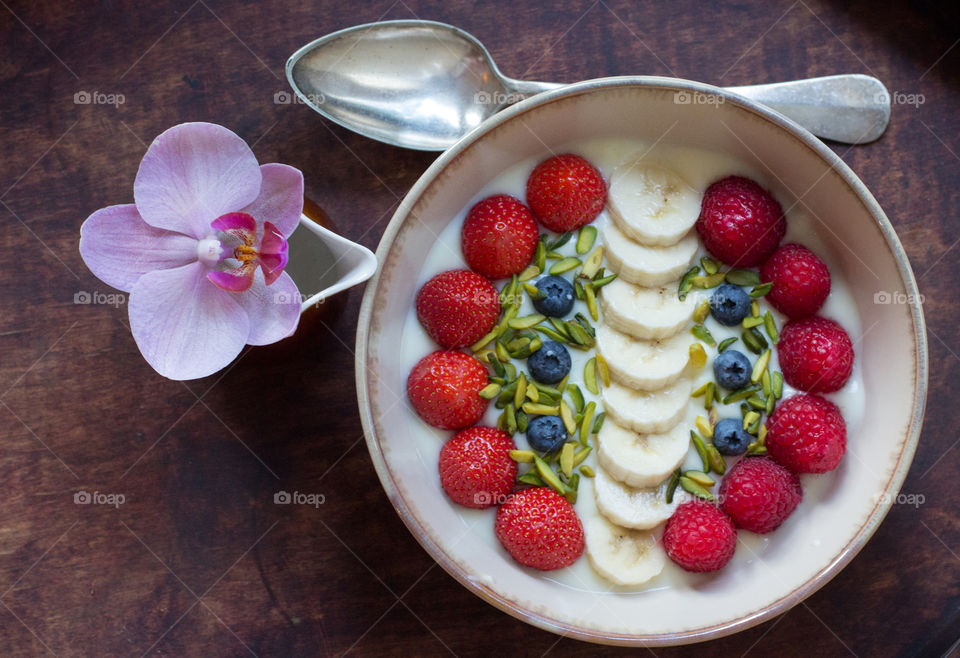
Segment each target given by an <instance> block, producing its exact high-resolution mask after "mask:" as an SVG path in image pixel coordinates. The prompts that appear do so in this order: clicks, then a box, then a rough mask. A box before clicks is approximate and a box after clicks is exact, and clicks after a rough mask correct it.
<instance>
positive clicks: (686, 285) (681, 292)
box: [677, 265, 700, 302]
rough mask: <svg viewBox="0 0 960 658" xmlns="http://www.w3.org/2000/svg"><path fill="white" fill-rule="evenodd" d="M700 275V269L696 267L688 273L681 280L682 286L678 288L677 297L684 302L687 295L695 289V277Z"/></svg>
mask: <svg viewBox="0 0 960 658" xmlns="http://www.w3.org/2000/svg"><path fill="white" fill-rule="evenodd" d="M699 273H700V267H699V266H697V265H694V266H693V267H691V268H690V269H689V270H687V273H686V274H684V275H683V277H682V278H681V279H680V285H679V286H677V297H679V298H680V301H681V302H682V301H683V300H685V299H686V298H687V294H688V293H689V292H690V291H691V290H692V289H693V277H695V276H697V275H698V274H699Z"/></svg>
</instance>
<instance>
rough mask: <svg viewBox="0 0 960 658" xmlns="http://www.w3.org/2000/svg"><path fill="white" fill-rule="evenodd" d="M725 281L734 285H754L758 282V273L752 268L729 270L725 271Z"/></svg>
mask: <svg viewBox="0 0 960 658" xmlns="http://www.w3.org/2000/svg"><path fill="white" fill-rule="evenodd" d="M727 283H732V284H733V285H735V286H755V285H757V284H758V283H760V274H759V273H757V272H755V271H754V270H744V269H736V270H730V271H729V272H727Z"/></svg>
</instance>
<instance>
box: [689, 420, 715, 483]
mask: <svg viewBox="0 0 960 658" xmlns="http://www.w3.org/2000/svg"><path fill="white" fill-rule="evenodd" d="M690 440H691V441H693V447H694V448H696V450H697V454H698V455H699V456H700V461H701V462H703V470H704V471H705V472H707V473H709V472H710V460H709V459H708V458H707V446H706V445H704V443H703V439H701V438H700V435H699V434H697V433H696V432H694V431H693V430H690Z"/></svg>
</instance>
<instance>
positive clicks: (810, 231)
mask: <svg viewBox="0 0 960 658" xmlns="http://www.w3.org/2000/svg"><path fill="white" fill-rule="evenodd" d="M557 152H558V153H560V152H572V153H578V154H580V155H582V156H583V157H585V158H587V159H588V160H590V162H592V163H593V165H594V166H595V167H597V168H598V169H599V170H600V172H601V173H602V174H603V177H604V179H605V180H607V181H609V179H610V176H611V174H612V173H613V171H614V169H615V168H616V167H617V166H619V165H620V164H622V163H623V162H626V161H628V160H633V159H636V158H637V157H638V156H641V155H642V156H643V158H644V159H645V160H650V161H654V162H658V163H661V164H663V165H665V166H669V167H671V168H673V169H674V170H676V171H677V172H678V173H680V174H681V175H682V176H683V177H684V178H685V179H686V180H687V182H688V183H690V185H692V186H693V187H694V188H695V189H697V190H700V191H701V192H702V191H703V190H705V189H706V188H707V186H708V185H709V184H710V183H712V182H713V181H715V180H717V179H719V178H722V177H724V176H728V175H732V174H737V175H742V176H747V177H749V178H752V179H753V180H755V181H757V182H758V183H760V184H761V185H763V186H764V187H766V188H768V189H771V190H772V191H773V192H774V195H775V196H777V197H778V200H779V201H780V203H781V205H782V206H783V208H784V210H785V211H786V216H787V226H788V230H787V235H786V238H785V240H784V242H799V243H800V244H803V245H805V246H807V247H809V248H810V249H811V250H813V251H814V252H815V253H816V254H817V255H818V256H820V258H822V259H823V261H824V262H825V263H826V264H827V266H828V267H829V268H830V274H831V277H832V286H831V291H830V296H829V297H828V298H827V301H826V303H825V304H824V306H823V308H822V309H821V310H820V312H819V314H820V315H822V316H825V317H828V318H831V319H833V320H836V321H837V322H839V323H840V324H841V325H842V326H843V327H844V328H845V329H846V330H847V333H849V334H850V337H851V339H852V340H853V341H854V350H855V351H856V350H857V340H858V337H859V336H860V335H861V331H862V328H861V324H860V319H859V317H858V316H857V313H856V310H855V306H854V304H853V300H852V298H851V295H850V291H849V289H848V288H847V286H846V284H845V282H844V281H843V280H842V278H841V277H840V270H839V267H836V266H835V265H836V260H835V258H834V255H833V254H831V253H830V252H828V251H827V250H826V248H825V247H824V244H823V241H822V240H821V238H820V237H819V235H818V230H819V228H820V227H818V226H817V224H816V222H815V221H813V220H811V219H810V218H809V217H807V216H806V215H805V214H804V213H803V212H802V211H801V208H799V207H797V206H794V204H793V202H792V200H791V199H789V198H785V197H783V196H782V195H781V194H779V193H778V192H777V186H776V182H777V181H776V180H769V179H768V178H767V177H766V176H764V175H763V174H762V173H761V172H760V171H757V170H755V169H753V168H751V167H748V166H746V165H745V164H744V163H742V162H740V161H738V160H736V159H734V158H732V157H730V156H728V155H726V154H723V153H718V152H715V151H708V150H703V149H697V148H691V147H677V146H671V145H663V144H659V145H653V146H650V145H648V144H644V143H642V142H639V141H634V140H623V139H597V140H588V141H580V142H574V143H571V144H567V145H566V146H565V147H564V148H563V149H559V150H558V151H557ZM548 156H549V154H546V153H545V154H544V155H543V156H542V157H540V158H537V159H531V160H529V161H526V162H522V163H520V164H518V165H516V166H514V167H510V168H508V169H506V170H504V171H503V172H502V173H501V174H500V175H499V176H497V177H496V178H494V179H493V180H492V181H490V182H489V183H488V184H487V185H486V186H485V187H484V188H483V189H482V190H481V192H480V193H479V194H477V196H476V197H475V198H474V199H472V200H471V201H470V203H468V204H467V205H466V206H464V208H463V209H462V210H461V212H460V213H459V214H458V215H457V216H456V217H453V218H452V221H451V222H450V224H449V226H447V228H446V229H445V230H444V231H443V232H442V233H441V234H440V235H439V236H438V240H437V242H436V244H435V245H434V246H433V248H432V249H431V251H430V253H429V255H428V256H427V258H426V260H425V262H424V266H423V269H422V270H421V274H420V280H419V281H418V288H419V286H421V285H423V283H425V282H426V281H427V280H428V279H429V278H430V277H432V276H433V275H435V274H437V273H439V272H442V271H444V270H449V269H462V268H466V263H465V261H464V260H463V256H462V254H461V251H460V228H461V226H462V225H463V220H464V217H465V216H466V213H467V211H468V210H469V209H470V207H471V206H472V205H473V204H474V203H476V202H478V201H480V200H481V199H483V198H486V197H487V196H490V195H493V194H510V195H512V196H515V197H517V198H518V199H520V200H521V201H522V200H524V198H525V189H526V181H527V177H528V176H529V174H530V172H531V171H532V170H533V168H534V167H535V166H536V165H537V164H538V163H539V162H540V161H541V160H543V159H545V158H546V157H548ZM604 215H606V211H604V212H603V213H601V216H604ZM574 242H575V240H571V241H570V242H569V243H568V244H567V245H565V246H564V248H563V249H562V250H560V251H562V252H563V253H564V254H565V255H574V245H573V243H574ZM597 244H600V240H599V239H598V241H597ZM705 253H706V252H705V251H703V250H702V249H701V250H700V252H699V253H698V254H697V257H696V258H697V259H699V258H700V256H702V255H705ZM549 262H550V261H548V266H549ZM574 272H575V271H574ZM564 276H567V277H569V276H570V274H567V275H564ZM502 284H503V282H502V281H501V282H497V283H496V285H497V288H498V289H499V288H500V287H502ZM691 294H692V295H698V296H699V298H707V297H708V296H709V294H710V291H693V292H692V293H691ZM698 301H699V299H698ZM760 306H761V312H763V311H764V310H767V309H769V310H771V311H772V313H773V315H774V318H775V319H776V321H777V327H778V328H779V329H782V327H783V324H784V321H785V318H784V316H782V315H781V314H779V313H778V312H777V311H776V310H774V309H772V308H771V307H770V305H769V304H767V303H766V302H765V301H763V300H761V302H760ZM578 311H579V312H581V313H583V314H584V315H586V316H588V317H589V312H588V311H587V308H586V304H585V303H583V302H580V301H577V302H576V303H575V306H574V310H573V311H572V312H571V315H570V317H571V318H572V316H573V314H575V313H576V312H578ZM534 312H535V310H534V309H533V306H532V304H531V303H530V301H529V299H525V300H524V303H523V306H522V307H521V309H520V312H519V314H518V315H520V316H523V315H527V314H530V313H534ZM601 320H602V318H601ZM594 324H597V323H594ZM707 326H708V328H709V329H710V331H711V333H712V334H713V336H714V338H716V340H717V343H719V342H720V341H722V340H723V339H724V338H727V337H728V336H739V335H740V332H741V331H742V329H741V328H739V327H731V328H727V327H722V326H721V325H719V324H718V323H716V322H715V321H713V320H707ZM761 330H762V327H761ZM705 347H706V346H705ZM436 349H439V348H438V347H437V345H436V344H435V343H433V341H431V340H430V338H429V337H428V336H427V334H426V332H425V331H424V330H423V328H422V327H421V326H420V323H419V322H418V321H417V317H416V313H415V311H414V309H413V304H412V303H411V305H410V312H409V314H408V316H407V319H406V323H405V326H404V330H403V338H402V341H401V345H400V356H401V358H402V359H403V363H404V366H405V370H409V369H411V368H413V366H414V364H415V363H416V362H417V361H418V360H420V359H421V358H422V357H423V356H425V355H426V354H428V353H429V352H432V351H434V350H436ZM706 349H707V354H708V356H709V357H710V358H709V359H708V363H707V366H706V367H705V368H703V369H701V370H699V371H696V372H690V376H691V377H692V379H693V387H694V388H696V387H698V386H700V384H702V383H704V382H706V381H709V380H712V379H713V369H712V367H711V364H712V361H713V357H714V356H716V348H715V347H714V348H711V347H706ZM731 349H738V350H740V351H742V352H744V353H745V354H747V356H748V357H749V358H750V360H751V362H753V361H754V360H755V359H756V356H755V355H754V354H752V353H750V352H749V351H748V350H746V349H745V347H744V346H743V343H742V341H739V340H738V341H737V343H735V344H734V346H733V347H732V348H731ZM570 353H571V357H572V360H573V366H572V369H571V376H570V383H575V384H578V385H579V386H580V387H581V390H582V391H583V393H584V395H585V396H587V397H588V398H590V397H593V398H594V399H596V400H597V406H598V409H597V411H598V412H599V411H600V409H601V408H602V402H600V400H599V399H598V397H596V396H590V394H589V393H588V392H587V390H586V388H585V387H584V386H583V367H584V364H585V363H586V361H587V359H589V358H590V356H592V355H593V351H591V352H581V351H579V350H570ZM514 364H515V365H516V366H517V367H518V369H524V370H525V368H524V366H525V364H524V362H522V361H515V362H514ZM770 368H771V370H779V364H778V363H777V359H776V350H774V352H773V354H772V359H771V362H770ZM794 392H795V391H794V390H793V389H791V388H790V387H789V386H788V385H787V384H786V383H784V398H786V397H788V396H790V395H792V394H793V393H794ZM825 397H827V398H829V399H830V400H832V401H833V402H834V403H836V404H837V405H838V406H839V407H840V409H841V411H842V412H843V416H844V418H845V419H846V422H847V436H848V441H849V439H850V438H851V437H854V436H855V435H856V433H857V430H858V428H859V426H860V423H861V419H862V417H863V409H864V404H865V399H864V388H863V377H862V374H861V368H860V362H859V359H855V361H854V369H853V374H852V375H851V377H850V380H849V381H848V382H847V384H846V386H844V388H843V389H842V390H840V391H838V392H837V393H833V394H830V395H827V396H825ZM739 404H740V403H739V402H737V403H733V404H731V405H729V406H728V407H724V406H723V405H718V412H719V417H720V418H725V417H729V416H734V417H737V418H739V417H740V409H739ZM705 414H706V412H705V410H704V408H703V398H702V397H701V398H694V399H691V404H690V407H689V410H688V415H687V418H686V420H685V421H683V422H685V423H686V424H687V426H688V427H690V428H693V427H694V420H695V418H696V417H697V416H698V415H705ZM499 415H500V410H499V409H496V408H495V407H494V405H493V404H491V405H490V407H489V410H488V411H487V415H486V416H485V417H484V419H483V421H482V423H483V424H487V425H491V426H493V425H495V424H496V419H497V417H498V416H499ZM410 422H412V423H416V424H418V426H419V428H420V430H419V431H417V432H414V433H413V436H414V437H415V443H414V445H412V446H411V449H413V450H416V452H417V455H418V456H419V458H420V459H421V461H422V462H423V464H424V466H425V469H426V471H427V472H430V473H437V459H438V456H439V452H440V447H441V446H442V445H443V442H444V441H446V440H447V439H448V438H449V437H450V436H451V435H452V433H450V432H444V431H441V430H437V429H435V428H432V427H429V426H428V425H426V423H424V422H423V421H421V420H420V419H419V418H418V417H416V416H415V415H414V414H413V413H412V412H411V414H410ZM594 439H595V437H592V438H591V445H592V446H593V447H594V450H593V452H592V453H591V455H590V456H589V457H588V458H587V460H586V462H585V463H586V464H589V465H590V466H591V467H592V468H593V469H594V470H596V469H597V463H596V445H595V440H594ZM514 441H515V442H516V444H517V447H518V448H521V449H526V448H527V447H528V446H527V444H526V438H525V436H524V435H523V434H520V433H518V434H516V435H515V436H514ZM851 452H854V451H852V450H851V449H850V447H849V446H848V451H847V455H846V456H845V459H853V458H855V455H854V454H851ZM733 463H734V460H733V459H730V458H728V459H727V468H728V469H729V468H730V466H732V464H733ZM523 468H524V466H523V465H521V469H523ZM689 468H692V469H697V470H699V469H701V468H702V465H701V463H700V459H699V457H698V456H697V453H696V451H695V450H693V448H692V447H691V449H690V452H689V454H688V456H687V460H686V462H685V463H684V470H686V469H689ZM841 470H842V469H838V470H837V471H834V472H831V473H826V474H823V475H804V476H801V481H802V483H803V489H804V497H803V501H802V502H801V504H800V506H799V508H798V510H797V511H796V512H795V513H794V514H793V515H791V517H790V518H789V519H787V521H786V522H785V525H786V524H790V523H798V522H802V516H803V515H802V511H803V508H804V507H806V506H812V505H817V504H818V503H819V502H820V501H822V500H823V499H824V498H826V497H827V496H828V494H829V489H830V486H831V482H832V481H833V478H836V477H841V474H840V472H839V471H841ZM713 476H714V477H715V478H716V477H717V476H715V475H713ZM436 490H437V495H438V496H445V494H444V493H443V490H442V488H441V487H440V478H439V475H436ZM713 490H714V492H716V491H718V490H719V480H718V485H717V486H716V487H714V489H713ZM450 504H451V505H452V506H454V507H455V508H456V510H457V512H458V514H459V516H460V519H461V520H462V522H463V525H464V527H463V529H457V530H456V531H455V533H456V534H458V535H459V534H460V533H461V532H463V531H464V530H467V529H468V528H469V530H467V536H466V537H464V538H463V539H462V541H464V542H467V541H474V542H481V543H483V544H486V545H488V546H489V547H490V550H492V551H498V552H500V553H501V554H502V555H503V556H504V559H510V557H509V556H508V555H507V554H506V552H505V551H504V550H503V548H502V547H501V546H500V543H499V541H498V540H497V538H496V536H495V535H494V532H493V522H494V516H495V510H493V509H486V510H473V509H467V508H464V507H460V506H457V505H455V504H454V503H453V502H451V503H450ZM576 510H577V514H578V515H579V516H580V518H581V519H582V520H584V521H586V520H587V519H588V518H590V517H592V516H593V515H596V514H598V513H599V512H598V511H597V508H596V504H595V502H594V495H593V485H592V481H591V480H590V479H589V478H585V477H581V479H580V486H579V492H578V500H577V503H576ZM660 530H662V526H661V528H660ZM777 536H778V532H777V531H774V532H773V533H771V534H768V535H763V536H761V535H756V534H753V533H750V532H746V531H740V532H739V533H738V539H739V541H738V546H737V551H736V554H735V555H734V558H733V559H734V560H735V561H740V562H744V563H751V562H755V561H757V560H758V558H760V557H762V556H763V554H764V552H765V551H766V550H768V548H769V547H770V546H772V545H775V543H776V541H777ZM804 537H806V538H807V540H808V541H809V542H810V544H811V545H816V544H817V543H818V542H819V541H820V536H819V534H818V529H817V528H813V527H811V528H808V529H805V531H804ZM531 572H532V573H540V574H541V577H543V578H547V579H550V580H553V581H556V582H558V583H560V584H562V585H564V586H567V587H570V588H572V589H578V590H585V591H593V592H598V591H599V592H603V591H614V592H617V593H618V594H620V595H642V593H643V592H646V591H650V590H654V589H660V588H665V587H682V588H692V587H695V586H696V585H697V584H698V583H702V582H704V579H709V578H710V576H709V575H708V574H691V573H687V572H685V571H683V570H682V569H680V568H679V567H677V566H676V565H674V564H673V563H672V562H671V561H670V560H669V559H668V560H667V564H666V566H665V567H664V570H663V572H662V573H661V574H660V575H659V576H657V577H655V578H653V579H652V580H650V581H648V582H647V583H644V584H643V585H641V586H638V587H636V588H624V587H618V586H615V585H613V584H611V583H609V582H608V581H607V580H605V579H604V578H602V577H601V576H599V575H598V574H597V573H596V572H595V571H594V570H593V569H592V568H591V567H590V565H589V560H588V558H587V556H586V553H584V555H583V556H582V557H581V558H580V559H579V560H577V562H576V563H575V564H573V565H572V566H570V567H567V568H565V569H560V570H556V571H552V572H535V571H533V570H531Z"/></svg>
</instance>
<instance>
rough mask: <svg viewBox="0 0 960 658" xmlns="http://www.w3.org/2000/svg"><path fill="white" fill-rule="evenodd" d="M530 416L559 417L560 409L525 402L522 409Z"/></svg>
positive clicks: (539, 403) (540, 403)
mask: <svg viewBox="0 0 960 658" xmlns="http://www.w3.org/2000/svg"><path fill="white" fill-rule="evenodd" d="M521 408H522V409H523V410H524V412H526V413H527V414H528V415H530V416H559V415H560V407H551V406H549V405H546V404H543V403H542V402H524V403H523V406H522V407H521Z"/></svg>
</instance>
